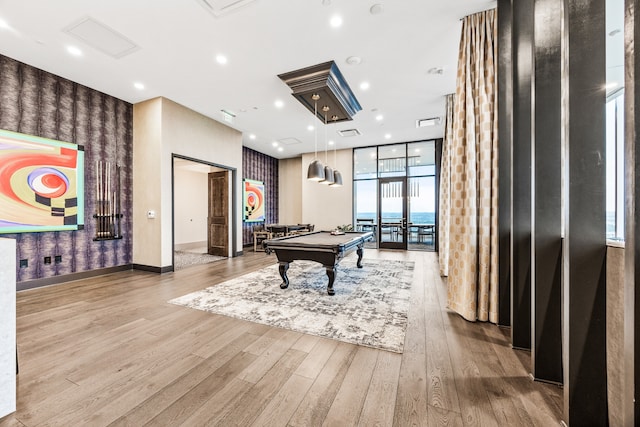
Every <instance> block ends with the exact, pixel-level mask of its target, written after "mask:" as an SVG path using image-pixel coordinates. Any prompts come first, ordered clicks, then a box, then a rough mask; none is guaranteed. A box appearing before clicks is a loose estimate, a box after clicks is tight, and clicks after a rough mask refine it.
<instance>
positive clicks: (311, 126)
mask: <svg viewBox="0 0 640 427" xmlns="http://www.w3.org/2000/svg"><path fill="white" fill-rule="evenodd" d="M313 129H315V128H314V127H313V125H309V126H307V130H308V131H309V132H311V131H312V130H313Z"/></svg>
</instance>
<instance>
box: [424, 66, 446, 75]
mask: <svg viewBox="0 0 640 427" xmlns="http://www.w3.org/2000/svg"><path fill="white" fill-rule="evenodd" d="M427 74H435V75H437V74H444V68H442V67H433V68H429V69H428V70H427Z"/></svg>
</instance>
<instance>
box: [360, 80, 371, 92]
mask: <svg viewBox="0 0 640 427" xmlns="http://www.w3.org/2000/svg"><path fill="white" fill-rule="evenodd" d="M360 89H362V90H367V89H369V82H362V83H360Z"/></svg>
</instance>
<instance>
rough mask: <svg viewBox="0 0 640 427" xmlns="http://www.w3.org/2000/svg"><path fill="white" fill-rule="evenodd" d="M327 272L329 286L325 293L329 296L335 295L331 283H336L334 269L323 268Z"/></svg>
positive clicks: (333, 267)
mask: <svg viewBox="0 0 640 427" xmlns="http://www.w3.org/2000/svg"><path fill="white" fill-rule="evenodd" d="M325 269H326V270H327V277H328V278H329V284H328V285H327V293H328V294H329V295H335V294H336V291H334V290H333V282H335V281H336V267H335V265H332V266H330V267H328V266H325Z"/></svg>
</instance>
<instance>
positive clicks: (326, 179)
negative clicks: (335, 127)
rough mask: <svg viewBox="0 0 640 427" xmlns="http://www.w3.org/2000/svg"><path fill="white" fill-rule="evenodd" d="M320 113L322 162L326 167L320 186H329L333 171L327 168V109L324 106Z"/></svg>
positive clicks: (331, 181)
mask: <svg viewBox="0 0 640 427" xmlns="http://www.w3.org/2000/svg"><path fill="white" fill-rule="evenodd" d="M322 111H324V162H325V163H327V165H326V166H325V167H324V179H322V180H320V184H325V185H331V184H333V182H334V180H333V169H331V167H330V166H329V164H328V163H329V159H328V156H329V154H328V147H329V143H328V142H327V111H329V107H328V106H327V105H325V106H324V107H322Z"/></svg>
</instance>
